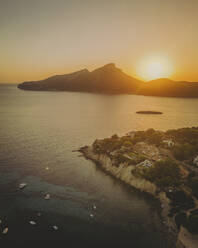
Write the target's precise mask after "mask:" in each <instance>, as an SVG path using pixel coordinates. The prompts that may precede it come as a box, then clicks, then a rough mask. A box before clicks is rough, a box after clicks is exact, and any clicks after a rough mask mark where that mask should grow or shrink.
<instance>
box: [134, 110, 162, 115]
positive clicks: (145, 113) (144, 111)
mask: <svg viewBox="0 0 198 248" xmlns="http://www.w3.org/2000/svg"><path fill="white" fill-rule="evenodd" d="M136 114H143V115H162V114H163V113H162V112H160V111H150V110H143V111H137V112H136Z"/></svg>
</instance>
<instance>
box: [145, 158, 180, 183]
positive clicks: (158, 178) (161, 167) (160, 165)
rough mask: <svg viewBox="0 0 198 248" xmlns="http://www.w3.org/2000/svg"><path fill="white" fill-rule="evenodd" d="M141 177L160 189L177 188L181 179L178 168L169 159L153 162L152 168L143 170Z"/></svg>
mask: <svg viewBox="0 0 198 248" xmlns="http://www.w3.org/2000/svg"><path fill="white" fill-rule="evenodd" d="M143 177H144V178H146V179H147V180H149V181H151V182H154V183H156V185H157V186H158V187H160V188H163V187H168V186H177V185H179V184H180V179H181V175H180V169H179V166H178V165H177V164H176V163H175V162H174V161H172V160H170V159H167V160H160V161H157V162H155V164H154V166H152V167H150V168H147V169H146V170H144V174H143Z"/></svg>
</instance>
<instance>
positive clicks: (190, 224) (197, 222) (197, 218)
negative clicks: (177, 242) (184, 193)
mask: <svg viewBox="0 0 198 248" xmlns="http://www.w3.org/2000/svg"><path fill="white" fill-rule="evenodd" d="M186 228H187V229H188V230H189V231H190V232H191V233H193V234H198V209H196V210H194V211H191V213H190V215H189V216H188V218H187V220H186Z"/></svg>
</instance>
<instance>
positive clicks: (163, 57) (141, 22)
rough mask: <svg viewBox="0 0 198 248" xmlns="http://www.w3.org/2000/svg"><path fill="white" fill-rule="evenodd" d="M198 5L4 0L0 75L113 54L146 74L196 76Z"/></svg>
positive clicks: (0, 3) (38, 72)
mask: <svg viewBox="0 0 198 248" xmlns="http://www.w3.org/2000/svg"><path fill="white" fill-rule="evenodd" d="M197 13H198V0H0V82H17V83H19V82H23V81H32V80H40V79H44V78H46V77H49V76H51V75H54V74H66V73H69V72H73V71H76V70H81V69H83V68H87V69H89V70H93V69H95V68H97V67H101V66H103V65H104V64H107V63H111V62H113V63H115V64H116V66H117V67H119V68H121V69H122V70H123V71H124V72H126V73H127V74H129V75H131V76H134V77H137V78H139V79H143V80H149V79H152V75H153V76H154V74H155V75H156V76H159V77H160V76H163V77H170V78H171V79H173V80H185V81H197V82H198V14H197ZM156 63H157V64H158V66H157V70H162V71H163V73H161V74H160V73H157V74H156V73H154V72H152V70H155V68H156V67H155V64H156ZM153 65H154V68H153ZM159 67H160V68H159ZM148 71H149V72H148ZM149 73H150V74H149Z"/></svg>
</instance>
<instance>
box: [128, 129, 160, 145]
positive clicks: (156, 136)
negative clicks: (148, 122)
mask: <svg viewBox="0 0 198 248" xmlns="http://www.w3.org/2000/svg"><path fill="white" fill-rule="evenodd" d="M162 140H163V135H162V133H161V132H158V131H155V130H154V129H152V128H150V129H148V130H146V131H137V132H136V133H135V136H134V139H133V142H134V143H137V142H148V143H150V144H153V145H157V146H159V145H160V144H162Z"/></svg>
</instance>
